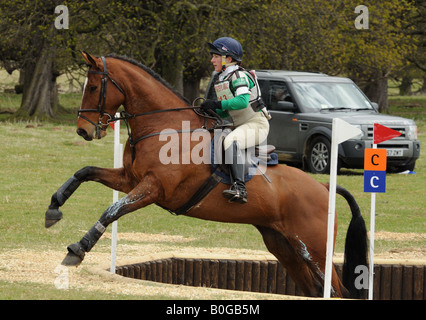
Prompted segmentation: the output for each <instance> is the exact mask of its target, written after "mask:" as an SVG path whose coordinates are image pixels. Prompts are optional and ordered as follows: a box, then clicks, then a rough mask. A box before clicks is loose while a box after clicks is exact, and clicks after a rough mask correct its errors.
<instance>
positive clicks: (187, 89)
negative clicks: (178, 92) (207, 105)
mask: <svg viewBox="0 0 426 320" xmlns="http://www.w3.org/2000/svg"><path fill="white" fill-rule="evenodd" d="M183 95H184V96H185V98H187V99H188V100H189V101H190V102H192V101H194V100H195V99H196V98H198V97H200V80H193V81H190V80H187V79H184V84H183Z"/></svg>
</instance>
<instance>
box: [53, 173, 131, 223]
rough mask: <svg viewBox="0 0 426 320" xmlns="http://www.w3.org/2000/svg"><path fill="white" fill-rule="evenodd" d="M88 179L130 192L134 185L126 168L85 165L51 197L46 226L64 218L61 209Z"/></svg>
mask: <svg viewBox="0 0 426 320" xmlns="http://www.w3.org/2000/svg"><path fill="white" fill-rule="evenodd" d="M86 181H96V182H100V183H102V184H104V185H106V186H107V187H109V188H112V189H115V190H118V191H121V192H126V193H127V192H129V191H130V190H132V189H133V187H134V185H132V183H131V182H130V179H128V178H127V177H126V173H125V170H124V168H119V169H104V168H98V167H84V168H82V169H80V170H78V171H77V172H76V173H75V174H74V175H73V176H72V177H71V178H69V179H68V181H67V182H65V183H64V184H63V185H62V186H61V187H60V188H59V189H58V191H56V192H55V193H54V194H53V196H52V199H51V202H50V205H49V208H48V209H47V211H46V214H45V227H46V228H49V227H51V226H53V225H54V224H55V223H57V222H58V221H59V220H61V219H62V212H61V210H59V207H61V206H62V205H63V204H64V203H65V202H66V201H67V200H68V198H69V197H70V196H71V195H72V194H73V193H74V191H75V190H77V188H78V187H79V186H80V185H81V183H83V182H86Z"/></svg>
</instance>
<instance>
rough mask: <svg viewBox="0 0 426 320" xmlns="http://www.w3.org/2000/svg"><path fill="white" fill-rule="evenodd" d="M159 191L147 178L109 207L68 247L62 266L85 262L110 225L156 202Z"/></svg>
mask: <svg viewBox="0 0 426 320" xmlns="http://www.w3.org/2000/svg"><path fill="white" fill-rule="evenodd" d="M159 190H160V188H159V184H158V183H156V180H155V178H153V177H151V176H146V177H145V178H144V179H143V180H142V181H141V183H140V184H139V185H137V186H136V188H134V189H133V190H132V191H130V192H129V193H128V194H127V195H126V196H125V197H123V198H121V199H120V200H119V201H117V202H116V203H114V204H112V205H111V206H109V207H108V209H107V210H105V211H104V213H103V214H102V215H101V217H100V219H99V220H98V221H97V222H96V223H95V224H94V226H93V227H92V228H91V229H90V230H89V231H88V232H87V233H86V234H85V235H84V236H83V238H81V240H80V241H79V242H77V243H73V244H71V245H69V246H68V248H67V249H68V254H67V256H66V257H65V259H64V260H63V261H62V264H63V265H66V266H78V265H79V264H80V263H81V262H82V261H83V259H84V256H85V254H86V253H87V252H89V251H90V250H91V249H92V248H93V246H94V245H95V244H96V242H97V241H98V240H99V238H100V237H101V236H102V234H103V233H104V232H105V230H106V228H107V227H108V225H109V224H110V223H112V222H113V221H115V220H117V219H118V218H120V217H121V216H123V215H125V214H127V213H129V212H133V211H135V210H137V209H140V208H142V207H145V206H147V205H149V204H152V203H154V202H156V201H157V199H158V196H159Z"/></svg>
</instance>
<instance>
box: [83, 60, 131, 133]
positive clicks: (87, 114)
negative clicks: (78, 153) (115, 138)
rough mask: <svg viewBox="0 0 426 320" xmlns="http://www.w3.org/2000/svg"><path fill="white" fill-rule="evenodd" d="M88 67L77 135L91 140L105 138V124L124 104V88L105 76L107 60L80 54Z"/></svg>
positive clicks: (107, 75) (106, 125)
mask: <svg viewBox="0 0 426 320" xmlns="http://www.w3.org/2000/svg"><path fill="white" fill-rule="evenodd" d="M81 54H82V56H83V58H84V60H86V62H87V64H88V65H89V67H90V68H89V71H88V73H87V78H86V82H85V85H84V91H83V99H82V101H81V107H80V110H79V111H78V116H79V117H78V121H77V134H78V135H80V136H82V137H83V138H84V139H86V140H88V141H90V140H92V139H93V138H97V139H101V138H103V137H104V136H105V135H106V129H107V127H108V123H109V121H110V120H111V119H113V116H114V114H115V112H116V111H117V109H118V108H119V107H120V105H122V104H124V100H125V96H124V91H123V89H121V88H120V86H119V85H118V84H117V83H116V82H115V81H114V80H113V79H112V78H111V77H110V75H109V74H108V68H107V61H106V59H105V58H104V57H101V58H97V57H94V56H92V55H90V54H88V53H86V52H82V53H81Z"/></svg>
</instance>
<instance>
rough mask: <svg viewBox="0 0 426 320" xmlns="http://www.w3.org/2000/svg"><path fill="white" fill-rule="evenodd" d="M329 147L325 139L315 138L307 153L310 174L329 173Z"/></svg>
mask: <svg viewBox="0 0 426 320" xmlns="http://www.w3.org/2000/svg"><path fill="white" fill-rule="evenodd" d="M330 158H331V147H330V141H329V140H328V139H327V138H325V137H322V136H320V137H316V138H314V139H313V140H312V143H311V145H310V147H309V151H308V167H309V171H310V172H312V173H319V174H323V173H329V172H330Z"/></svg>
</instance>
